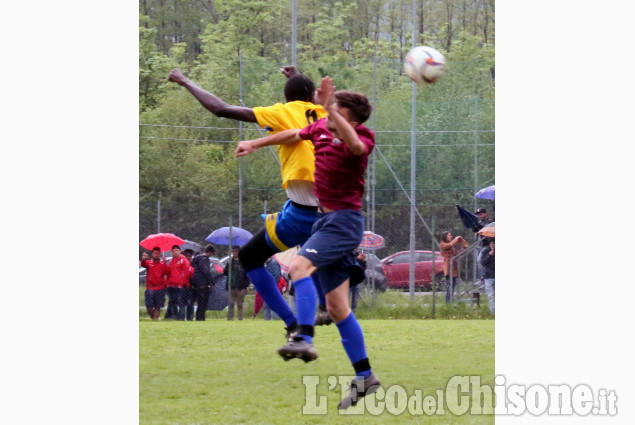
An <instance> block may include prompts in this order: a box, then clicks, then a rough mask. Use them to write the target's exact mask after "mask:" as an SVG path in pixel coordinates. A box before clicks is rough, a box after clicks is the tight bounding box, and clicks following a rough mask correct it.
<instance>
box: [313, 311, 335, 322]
mask: <svg viewBox="0 0 635 425" xmlns="http://www.w3.org/2000/svg"><path fill="white" fill-rule="evenodd" d="M331 323H333V319H332V318H331V315H330V314H329V312H328V311H324V310H318V312H317V313H316V315H315V326H322V325H327V326H328V325H330V324H331Z"/></svg>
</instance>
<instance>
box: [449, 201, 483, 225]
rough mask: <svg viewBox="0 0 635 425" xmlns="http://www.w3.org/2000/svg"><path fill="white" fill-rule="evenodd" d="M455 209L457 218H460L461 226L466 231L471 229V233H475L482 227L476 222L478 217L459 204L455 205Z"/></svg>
mask: <svg viewBox="0 0 635 425" xmlns="http://www.w3.org/2000/svg"><path fill="white" fill-rule="evenodd" d="M455 205H456V209H457V210H459V217H461V221H463V226H465V228H466V229H472V231H474V232H477V231H479V230H480V229H481V228H482V227H483V226H481V225H480V224H479V222H478V217H477V216H476V214H474V213H473V212H471V211H468V210H466V209H465V208H463V207H462V206H460V205H459V204H455Z"/></svg>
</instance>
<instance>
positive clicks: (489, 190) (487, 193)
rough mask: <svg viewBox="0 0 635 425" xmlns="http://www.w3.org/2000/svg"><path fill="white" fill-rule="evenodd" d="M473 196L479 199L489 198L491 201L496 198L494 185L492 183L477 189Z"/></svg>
mask: <svg viewBox="0 0 635 425" xmlns="http://www.w3.org/2000/svg"><path fill="white" fill-rule="evenodd" d="M474 197H475V198H479V199H491V200H492V201H493V200H494V199H496V185H495V184H493V185H491V186H488V187H486V188H484V189H481V190H479V191H478V192H476V194H475V195H474Z"/></svg>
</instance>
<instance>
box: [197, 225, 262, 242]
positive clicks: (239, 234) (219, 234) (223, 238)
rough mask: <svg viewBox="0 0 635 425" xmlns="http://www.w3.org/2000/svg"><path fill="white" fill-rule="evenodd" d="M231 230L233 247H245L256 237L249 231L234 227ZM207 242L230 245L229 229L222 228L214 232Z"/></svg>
mask: <svg viewBox="0 0 635 425" xmlns="http://www.w3.org/2000/svg"><path fill="white" fill-rule="evenodd" d="M231 229H232V241H231V244H232V245H244V244H246V243H247V241H249V239H251V238H253V237H254V235H252V234H251V233H250V232H249V231H247V230H245V229H241V228H240V227H233V226H232V228H231ZM205 240H206V241H207V242H211V243H215V244H218V245H229V244H230V243H229V227H221V228H220V229H216V230H214V231H213V232H212V233H210V235H209V236H208V237H207V238H205Z"/></svg>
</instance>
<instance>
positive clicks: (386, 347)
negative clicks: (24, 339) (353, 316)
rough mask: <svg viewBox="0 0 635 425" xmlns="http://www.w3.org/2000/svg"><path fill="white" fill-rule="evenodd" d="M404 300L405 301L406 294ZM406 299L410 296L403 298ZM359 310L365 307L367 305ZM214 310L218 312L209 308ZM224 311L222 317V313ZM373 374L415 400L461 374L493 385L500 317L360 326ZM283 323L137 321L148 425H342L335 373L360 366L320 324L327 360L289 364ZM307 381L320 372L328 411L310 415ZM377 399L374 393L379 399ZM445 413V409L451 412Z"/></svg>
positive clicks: (446, 419)
mask: <svg viewBox="0 0 635 425" xmlns="http://www.w3.org/2000/svg"><path fill="white" fill-rule="evenodd" d="M399 296H402V297H403V295H399ZM404 298H407V297H404ZM360 308H361V307H360ZM210 313H216V312H210ZM218 313H223V312H218ZM360 323H361V325H362V328H363V329H364V334H365V338H366V346H367V350H368V354H369V358H370V361H371V364H372V366H373V370H374V371H375V372H376V374H377V375H378V377H379V378H380V379H381V381H382V386H383V387H384V388H386V389H387V388H388V387H389V386H391V385H394V384H400V385H402V386H403V387H404V388H405V389H406V391H407V394H408V396H410V395H412V394H413V391H414V390H415V389H421V390H422V391H423V395H424V396H425V395H428V394H434V390H435V389H442V388H444V387H445V385H446V384H447V382H448V380H449V379H450V378H451V377H452V376H454V375H478V376H481V377H482V383H485V384H489V385H493V381H494V323H495V322H494V320H360ZM283 343H284V336H283V323H282V322H281V321H264V320H251V319H248V320H243V321H235V322H228V321H226V320H214V319H212V320H207V321H205V322H176V321H163V320H161V321H158V322H153V321H150V320H141V321H140V323H139V353H140V358H139V372H140V376H139V390H140V394H139V422H140V423H141V424H241V423H244V424H300V423H303V424H317V423H320V424H322V423H326V424H344V423H360V422H361V420H362V418H360V417H358V416H347V415H340V414H339V413H338V411H337V404H338V403H339V400H340V398H341V388H340V387H339V386H337V387H335V388H334V389H330V390H329V386H328V384H327V382H328V381H327V379H328V376H330V375H350V374H351V373H352V367H351V365H350V362H349V361H348V358H347V356H346V354H345V352H344V349H343V348H342V345H341V342H340V336H339V333H338V331H337V328H336V326H334V325H331V326H328V327H324V326H323V327H318V328H317V329H316V337H315V346H316V349H317V350H318V353H319V358H318V359H317V360H316V361H314V362H311V363H304V362H302V361H300V360H292V361H290V362H284V361H283V360H282V359H281V358H280V357H279V356H278V355H277V353H276V350H277V349H278V348H279V347H280V346H281V345H283ZM303 375H318V376H320V384H319V385H318V396H321V395H323V396H326V397H327V399H326V400H327V408H328V413H327V414H326V415H319V416H316V415H302V413H301V412H302V407H303V406H304V404H305V387H304V385H303V384H302V376H303ZM372 397H374V396H372ZM446 410H447V409H446ZM363 420H364V423H371V424H372V423H430V424H493V423H494V417H493V416H491V415H489V416H477V415H474V416H471V415H469V413H468V414H467V415H464V416H453V415H451V414H450V413H447V415H446V416H425V415H424V416H412V415H410V414H409V413H408V410H406V411H405V412H404V413H403V414H401V415H399V416H393V415H392V414H390V413H388V412H384V413H383V414H381V415H379V416H372V415H371V414H370V413H365V414H364V419H363Z"/></svg>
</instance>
